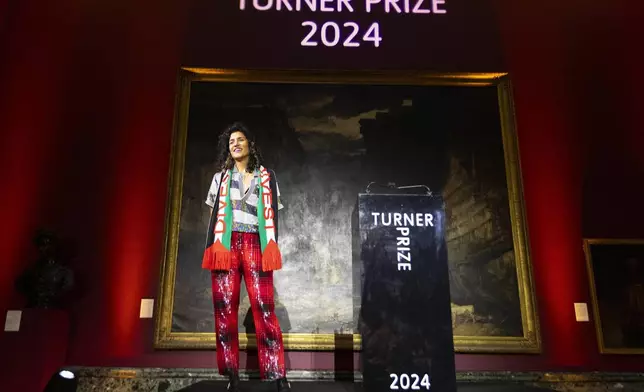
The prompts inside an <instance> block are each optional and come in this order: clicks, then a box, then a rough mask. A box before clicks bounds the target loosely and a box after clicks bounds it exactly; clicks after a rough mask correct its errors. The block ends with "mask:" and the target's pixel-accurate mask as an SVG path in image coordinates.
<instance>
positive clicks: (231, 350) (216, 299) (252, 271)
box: [212, 232, 286, 380]
mask: <svg viewBox="0 0 644 392" xmlns="http://www.w3.org/2000/svg"><path fill="white" fill-rule="evenodd" d="M230 250H231V252H232V267H231V270H230V271H228V272H225V271H212V295H213V304H214V307H215V329H216V332H217V365H218V367H219V373H220V374H227V373H229V372H234V373H238V372H239V331H238V315H237V313H238V309H239V290H240V287H241V286H240V285H241V277H242V274H243V276H244V281H245V282H246V290H247V291H248V297H249V299H250V306H251V309H252V313H253V320H254V322H255V331H256V335H257V351H258V354H259V372H260V377H261V378H262V379H265V380H273V379H277V378H282V377H285V376H286V370H285V367H284V343H283V341H282V330H281V328H280V325H279V322H278V320H277V316H276V315H275V303H274V301H273V272H272V271H269V272H263V271H262V268H261V260H262V251H261V246H260V243H259V235H258V234H255V233H240V232H233V233H232V238H231V244H230Z"/></svg>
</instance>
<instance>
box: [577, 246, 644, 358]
mask: <svg viewBox="0 0 644 392" xmlns="http://www.w3.org/2000/svg"><path fill="white" fill-rule="evenodd" d="M584 251H585V254H586V262H587V265H588V276H589V279H590V290H591V296H592V302H593V309H594V313H595V317H594V318H595V327H596V329H597V337H598V343H599V350H600V352H601V353H604V354H644V239H585V240H584Z"/></svg>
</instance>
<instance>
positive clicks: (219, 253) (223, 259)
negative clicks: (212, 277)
mask: <svg viewBox="0 0 644 392" xmlns="http://www.w3.org/2000/svg"><path fill="white" fill-rule="evenodd" d="M231 263H232V255H231V254H230V251H229V250H228V249H226V247H225V246H224V245H223V244H222V243H221V241H219V240H217V242H215V243H214V244H212V245H211V246H210V247H208V249H206V251H205V252H204V255H203V260H202V262H201V267H202V268H205V269H209V270H220V271H228V270H229V269H230V267H231Z"/></svg>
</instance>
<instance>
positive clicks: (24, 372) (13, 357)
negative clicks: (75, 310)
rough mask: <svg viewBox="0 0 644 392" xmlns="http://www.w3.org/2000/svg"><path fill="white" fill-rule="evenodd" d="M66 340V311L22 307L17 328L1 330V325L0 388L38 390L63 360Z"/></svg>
mask: <svg viewBox="0 0 644 392" xmlns="http://www.w3.org/2000/svg"><path fill="white" fill-rule="evenodd" d="M4 317H6V312H3V318H4ZM3 325H4V323H3ZM68 340H69V315H68V313H67V312H66V311H62V310H44V309H23V310H22V318H21V322H20V330H19V331H17V332H5V331H4V328H3V332H2V335H1V336H0V352H1V353H2V356H1V359H0V361H1V363H0V366H1V367H2V373H3V374H4V376H3V377H2V380H1V381H0V390H3V391H23V392H31V391H34V392H35V391H38V392H40V391H42V390H43V389H44V388H45V385H47V382H48V381H49V379H50V378H51V376H52V375H53V374H54V373H55V372H56V371H57V370H58V369H59V368H60V367H61V366H63V365H64V364H65V357H66V354H67V344H68Z"/></svg>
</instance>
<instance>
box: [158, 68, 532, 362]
mask: <svg viewBox="0 0 644 392" xmlns="http://www.w3.org/2000/svg"><path fill="white" fill-rule="evenodd" d="M333 105H335V106H333ZM423 105H424V106H423ZM450 105H451V106H450ZM455 106H458V107H455ZM416 108H420V109H416ZM450 108H451V109H450ZM481 108H484V109H481ZM421 109H423V110H424V111H426V112H427V113H430V112H431V114H428V115H427V119H430V118H431V121H429V120H428V122H427V124H420V123H419V121H420V122H421V123H422V122H423V121H424V120H423V118H424V117H423V116H424V114H423V113H425V112H424V111H423V110H421ZM409 113H411V114H409ZM445 113H452V114H450V115H449V116H447V115H445ZM465 114H467V115H465ZM407 115H411V116H414V117H413V118H414V120H413V121H412V122H411V123H410V122H409V121H407V120H405V121H407V122H405V124H408V125H404V126H403V125H401V124H402V123H401V122H398V123H396V121H398V120H396V119H398V118H406V117H404V116H407ZM400 116H402V117H400ZM233 118H234V119H235V120H241V121H248V122H250V123H251V124H255V126H254V128H255V129H257V128H261V129H258V130H256V133H258V134H259V133H261V132H264V133H265V141H266V142H267V143H265V145H266V144H267V145H268V146H269V148H268V150H269V151H268V154H265V158H267V156H268V159H269V160H270V161H271V166H273V165H277V166H279V165H281V167H282V168H286V169H281V170H277V171H276V172H277V177H278V181H280V189H281V190H282V196H283V199H284V204H285V205H286V210H285V211H287V212H286V213H287V214H288V211H289V203H290V208H291V210H297V211H298V213H300V215H299V216H301V214H302V211H304V212H305V213H304V215H305V216H306V214H315V213H319V214H321V215H320V216H321V217H324V218H325V219H327V218H329V216H330V215H331V213H330V212H329V211H330V210H326V208H327V206H326V202H325V203H322V205H319V207H320V208H318V210H321V212H315V211H314V210H313V209H312V208H311V203H312V202H310V200H309V199H308V196H307V195H306V192H304V193H302V192H300V193H297V192H296V191H294V190H293V189H301V188H298V187H305V185H306V186H308V187H311V186H312V185H311V184H304V185H302V183H301V181H307V180H306V178H309V179H310V178H313V177H315V178H323V177H324V175H326V174H325V173H327V174H329V175H330V176H335V177H333V179H334V180H335V183H336V185H334V186H335V188H333V189H331V190H327V191H325V192H334V193H333V194H330V193H329V194H328V196H329V198H328V200H335V201H334V203H336V204H337V205H342V206H343V207H337V205H336V210H338V211H339V212H338V214H340V215H338V216H339V217H340V218H341V219H340V222H346V225H347V226H346V227H345V226H343V225H344V224H342V225H340V227H339V228H334V229H332V228H331V227H330V226H329V227H325V226H324V225H322V228H321V229H318V230H321V232H320V233H319V234H318V235H317V238H319V237H320V235H322V236H327V237H328V238H327V237H324V241H326V242H325V243H333V244H336V245H334V252H335V253H334V254H332V255H330V256H325V255H328V254H329V252H328V249H327V248H325V249H323V250H322V251H318V250H315V249H314V248H316V246H317V245H316V244H315V240H311V239H307V238H308V237H306V233H304V234H303V235H304V237H301V238H300V239H299V240H298V241H300V243H305V245H306V246H299V248H298V247H297V246H295V245H293V244H294V241H295V240H294V239H292V238H291V239H288V236H289V235H293V236H294V235H295V234H294V233H295V232H298V233H302V232H306V231H307V230H309V228H307V227H309V226H310V225H309V226H306V224H305V223H302V224H301V226H298V225H299V223H297V222H296V221H297V219H295V218H289V220H287V221H288V222H290V223H289V224H290V225H291V226H290V227H289V226H288V224H285V227H284V230H283V231H284V234H283V235H282V234H281V235H280V242H281V241H282V238H284V241H285V243H286V244H285V245H280V247H284V248H285V249H283V255H284V260H285V268H284V270H283V271H277V272H276V273H275V281H276V282H282V283H281V284H283V286H280V287H278V288H277V289H276V290H277V291H276V292H277V293H278V295H279V298H276V302H279V304H281V305H280V306H277V305H276V311H277V312H278V318H279V319H280V323H281V324H282V328H283V330H284V343H285V347H286V349H287V350H334V349H339V348H344V349H354V350H360V346H361V339H360V336H359V335H358V334H357V333H354V331H355V329H354V328H352V325H353V324H354V322H355V320H356V316H355V313H356V308H355V303H356V300H355V296H356V294H355V293H356V291H357V292H358V293H359V289H358V290H355V287H356V285H358V286H359V276H358V277H356V274H355V271H352V270H351V268H352V267H351V265H352V263H353V265H355V252H353V253H352V249H351V238H350V237H351V232H352V231H351V229H350V227H351V219H350V217H351V211H350V210H351V208H352V206H353V203H354V201H353V200H352V199H351V198H352V197H353V198H354V199H355V198H356V197H357V192H355V189H354V188H355V187H356V186H362V185H364V186H366V185H367V184H368V181H367V178H366V177H364V176H366V175H365V174H356V173H358V172H360V173H365V171H366V172H368V171H369V170H370V166H369V165H370V164H368V163H366V162H374V163H373V165H378V164H383V162H384V161H386V160H384V161H383V159H381V158H378V156H377V154H376V155H374V156H375V158H374V157H371V156H370V155H369V154H372V152H373V151H374V148H376V147H373V146H382V145H383V143H382V142H381V141H378V139H377V138H378V137H383V136H382V135H380V136H378V134H377V132H378V131H370V132H371V133H369V136H368V138H372V140H367V136H365V135H366V131H365V130H364V129H365V128H366V127H367V126H369V127H372V128H373V127H374V126H375V127H376V128H378V127H379V124H380V123H381V122H382V121H388V124H389V125H388V126H389V127H394V128H396V127H402V128H399V131H395V130H394V128H391V131H385V132H390V133H391V134H392V135H400V134H404V132H406V131H405V129H407V130H409V129H410V128H409V127H410V126H411V127H418V128H419V129H422V130H423V131H422V133H423V134H427V135H431V134H433V133H432V132H434V133H436V135H442V136H440V137H441V138H443V139H441V140H447V141H444V143H447V144H445V146H446V147H445V148H443V147H440V146H441V145H439V144H438V141H436V142H432V143H429V144H430V145H432V146H434V147H431V148H434V149H435V150H432V151H434V153H433V155H439V156H440V165H439V164H438V163H437V165H438V166H440V167H441V169H440V170H442V172H441V173H442V174H441V175H440V176H438V175H432V176H430V177H432V178H429V179H427V181H434V177H436V178H437V177H441V178H442V180H441V183H440V185H436V186H438V187H440V189H441V191H442V192H443V193H444V198H445V200H446V203H447V217H448V221H449V218H450V217H452V221H453V223H452V224H450V223H448V228H447V229H448V233H452V234H451V236H452V237H451V238H452V243H451V245H448V247H450V246H451V248H450V249H451V250H452V252H451V255H452V256H448V258H449V257H451V259H450V275H451V281H450V282H451V286H452V289H451V290H452V302H453V303H452V309H453V313H452V316H453V324H454V333H455V337H454V341H455V347H456V351H457V352H495V353H505V352H516V353H538V352H540V350H541V338H540V332H539V321H538V317H537V306H536V299H535V293H534V284H533V278H532V267H531V262H530V251H529V245H528V238H527V229H526V222H525V213H524V202H523V190H522V178H521V169H520V164H519V162H520V161H519V149H518V144H517V136H516V130H515V119H514V109H513V99H512V91H511V83H510V80H509V77H508V75H507V74H503V73H461V74H435V73H428V72H410V71H404V72H402V71H400V72H398V71H319V70H239V69H205V68H182V69H181V70H180V72H179V76H178V88H177V95H176V106H175V119H174V133H173V140H172V155H171V160H170V173H169V182H168V189H169V191H168V199H167V200H168V201H167V209H166V226H165V233H166V235H165V242H164V244H163V246H164V249H163V259H162V261H161V268H160V273H161V281H160V289H159V297H158V298H159V300H158V301H157V312H156V315H157V316H156V325H155V333H154V346H155V348H158V349H214V348H215V347H216V341H215V334H214V329H213V328H214V327H213V324H212V323H211V321H210V320H212V316H211V315H209V312H212V310H211V309H212V303H209V302H208V301H209V296H210V295H211V292H210V286H209V280H208V272H207V271H201V270H200V264H201V259H200V253H199V252H200V251H203V248H200V247H202V246H203V240H205V231H204V230H205V228H204V226H205V215H204V214H205V212H204V211H206V210H205V208H204V205H203V198H204V197H205V193H204V192H205V191H206V190H207V187H208V186H209V185H210V183H209V182H210V180H211V178H212V175H213V174H214V172H215V171H216V168H215V167H214V166H213V164H212V159H211V158H210V155H212V157H213V158H214V155H215V153H216V151H214V148H211V147H209V146H206V144H208V143H210V142H211V141H215V143H216V137H217V133H218V132H219V131H221V129H223V126H224V125H225V124H226V123H227V122H230V121H231V120H232V119H233ZM247 119H248V120H247ZM392 121H393V122H392ZM400 121H402V120H400ZM257 124H259V125H257ZM409 124H412V125H409ZM413 124H416V125H413ZM451 124H454V125H453V126H452V125H451ZM252 126H253V125H251V127H252ZM405 127H407V128H405ZM376 128H374V129H376ZM439 128H440V129H439ZM396 129H398V128H396ZM425 130H426V131H425ZM441 132H442V133H441ZM468 132H469V133H468ZM468 135H470V136H471V139H468V138H469V137H470V136H468ZM258 137H260V135H258ZM385 137H388V136H386V135H385ZM423 137H425V136H423ZM277 139H279V140H280V143H279V146H274V145H272V144H271V143H272V142H273V141H274V140H277ZM392 140H393V139H392ZM432 140H438V139H432ZM408 143H410V142H408ZM411 143H415V144H419V143H420V141H418V140H417V141H416V142H413V141H412V142H411ZM450 143H451V144H450ZM458 143H460V144H458ZM385 144H386V143H385ZM456 144H458V145H456ZM488 144H489V146H488ZM283 146H289V147H283ZM436 146H438V147H436ZM408 147H409V148H412V147H414V146H412V145H408ZM488 147H489V148H488ZM281 148H288V150H287V153H284V151H282V150H279V149H281ZM378 148H380V147H378ZM428 148H429V147H428ZM448 149H449V151H450V152H449V153H448V152H447V150H448ZM380 150H382V148H380ZM470 150H471V151H470ZM488 150H489V151H492V152H487V151H488ZM295 152H297V154H295ZM380 153H381V154H382V151H381V152H380ZM294 154H295V155H297V156H298V157H300V158H301V160H299V161H292V162H291V161H289V162H283V160H284V159H285V158H284V157H285V156H286V157H287V158H288V159H292V156H293V155H294ZM298 154H299V155H298ZM307 154H308V155H307ZM329 154H330V155H332V156H334V155H333V154H337V157H336V156H334V158H333V159H330V160H329V159H328V156H329ZM373 154H375V153H373ZM450 154H451V155H450ZM485 154H492V155H489V156H487V155H485ZM494 154H495V155H494ZM421 155H422V154H421ZM430 155H432V154H429V153H428V154H427V156H428V157H429V156H430ZM322 156H324V157H326V158H324V159H323V158H320V157H322ZM302 157H304V158H302ZM428 157H422V156H421V157H419V158H418V159H429V158H428ZM300 158H298V159H300ZM280 159H282V161H280ZM293 159H294V158H293ZM437 159H438V158H437ZM356 160H360V162H362V163H361V166H359V167H361V169H360V170H362V171H359V170H358V169H355V170H354V169H347V170H341V169H340V170H339V169H338V168H337V167H332V165H334V164H335V163H336V162H338V161H342V162H345V164H346V165H347V167H349V166H351V165H354V163H355V162H357V161H356ZM274 162H278V163H274ZM280 162H281V163H280ZM302 162H305V163H302ZM311 162H313V163H311ZM316 162H324V163H316ZM307 165H308V166H307ZM316 165H319V166H316ZM324 165H327V166H324ZM495 165H496V166H495ZM323 166H324V167H323ZM302 167H305V169H304V170H318V172H316V173H318V174H316V176H308V177H307V176H304V178H305V179H304V180H302V179H301V178H302V176H300V177H298V176H297V175H295V174H293V173H291V172H290V170H291V168H293V170H296V168H297V170H303V169H302ZM307 167H308V169H307ZM351 167H352V166H351ZM417 167H419V168H422V167H425V166H423V165H417ZM351 170H354V171H351ZM419 170H420V169H419ZM437 170H438V169H437ZM319 173H322V174H319ZM352 173H353V174H352ZM437 173H438V172H437ZM360 175H362V176H363V177H364V178H363V177H360ZM401 175H402V174H401ZM413 175H416V174H413V173H411V174H410V176H412V177H409V178H403V177H400V178H401V179H400V181H418V177H417V176H416V177H413ZM297 178H300V179H297ZM420 180H422V181H424V179H420ZM298 181H299V182H298ZM310 181H313V180H310ZM316 181H317V180H316ZM319 181H322V180H319ZM328 183H329V181H327V182H325V183H323V184H322V183H315V184H313V185H314V186H323V185H324V184H328ZM362 183H364V184H362ZM321 184H322V185H321ZM356 184H357V185H356ZM352 187H353V188H352ZM356 189H357V188H356ZM289 192H290V193H289ZM343 192H344V193H343ZM354 194H355V196H352V195H354ZM343 200H344V201H346V202H343ZM463 200H468V201H467V203H466V202H464V201H463ZM329 203H331V201H330V202H329ZM450 203H452V204H450ZM298 209H299V210H298ZM345 218H346V219H345ZM329 219H330V218H329ZM336 220H337V219H336ZM294 222H295V223H294ZM310 230H314V228H312V227H311V228H310ZM289 233H291V234H289ZM449 235H450V234H448V237H449ZM332 236H335V237H332ZM302 238H304V239H302ZM320 241H322V240H320ZM338 244H339V245H338ZM324 246H327V245H324ZM329 246H330V245H329ZM296 248H297V249H296ZM302 249H304V250H302ZM448 253H449V252H448ZM327 257H328V259H327ZM352 259H354V260H353V261H352ZM289 265H290V267H289ZM297 266H301V267H297ZM289 268H290V269H289ZM353 268H354V269H355V267H353ZM311 271H316V272H315V273H313V272H311ZM305 273H306V274H308V275H306V276H308V278H307V279H310V282H309V283H307V286H298V285H297V282H298V279H299V280H302V279H304V278H302V276H304V275H303V274H305ZM284 282H288V285H287V283H284ZM242 286H243V285H242ZM352 287H353V288H352ZM316 290H317V291H316ZM244 295H245V292H243V293H242V297H243V296H244ZM316 298H317V300H318V301H319V302H318V304H317V305H316V304H312V303H311V301H313V300H315V299H316ZM242 302H243V298H242ZM282 305H283V306H282ZM246 309H247V308H246ZM280 309H281V310H280ZM280 311H282V313H280ZM419 311H421V312H422V309H419ZM240 312H241V313H240V328H241V330H240V346H241V348H242V349H244V348H247V347H254V346H255V341H254V338H255V337H254V333H252V329H249V328H252V322H251V323H246V322H245V321H243V320H242V319H244V318H245V319H246V320H248V314H249V313H248V310H246V313H245V315H246V317H244V313H243V311H240ZM251 320H252V317H251ZM507 320H510V321H507ZM249 331H250V332H249Z"/></svg>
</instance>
